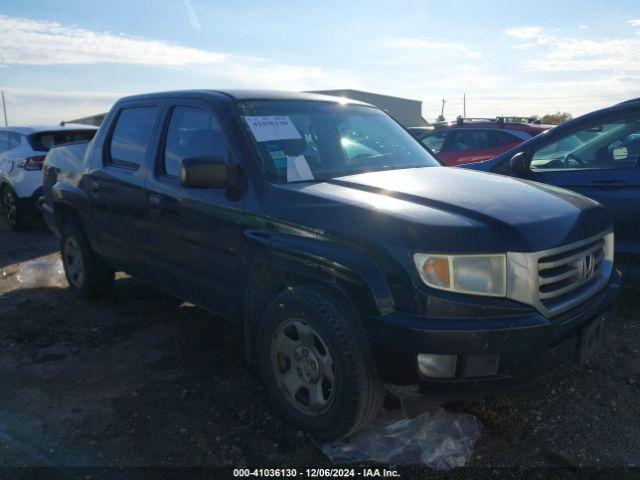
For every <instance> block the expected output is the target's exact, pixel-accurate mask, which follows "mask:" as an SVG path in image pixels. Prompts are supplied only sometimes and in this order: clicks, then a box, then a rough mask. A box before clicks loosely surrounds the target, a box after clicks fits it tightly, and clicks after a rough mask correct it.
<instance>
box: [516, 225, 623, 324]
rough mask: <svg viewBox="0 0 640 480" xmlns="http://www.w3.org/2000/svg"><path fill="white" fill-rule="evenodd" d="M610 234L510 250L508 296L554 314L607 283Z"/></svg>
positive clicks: (545, 312)
mask: <svg viewBox="0 0 640 480" xmlns="http://www.w3.org/2000/svg"><path fill="white" fill-rule="evenodd" d="M613 243H614V239H613V233H612V232H604V233H602V234H600V235H595V236H593V237H591V238H587V239H584V240H582V241H579V242H575V243H571V244H569V245H563V246H561V247H556V248H552V249H549V250H544V251H540V252H531V253H525V252H509V253H508V254H507V259H508V269H509V274H508V278H509V280H508V289H507V296H508V297H509V298H512V299H514V300H517V301H520V302H523V303H527V304H529V305H532V306H534V307H535V308H536V309H537V310H539V311H540V312H541V313H542V314H543V315H545V316H547V317H553V316H555V315H559V314H561V313H563V312H566V311H567V310H570V309H571V308H573V307H575V306H577V305H579V304H580V303H582V302H584V301H586V300H587V299H589V298H590V297H592V296H593V295H594V294H595V293H597V292H598V291H599V290H600V289H602V288H603V287H604V286H606V284H607V282H608V281H609V278H610V276H611V272H612V270H613Z"/></svg>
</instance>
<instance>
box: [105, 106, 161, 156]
mask: <svg viewBox="0 0 640 480" xmlns="http://www.w3.org/2000/svg"><path fill="white" fill-rule="evenodd" d="M155 116H156V107H133V108H126V109H124V110H122V111H121V112H120V114H119V115H118V120H117V121H116V126H115V128H114V129H113V134H112V136H111V144H110V145H109V162H110V163H111V164H112V165H115V166H117V167H126V168H138V166H140V165H141V164H142V163H144V159H145V157H146V154H147V149H148V148H149V142H150V139H151V130H152V127H153V121H154V119H155Z"/></svg>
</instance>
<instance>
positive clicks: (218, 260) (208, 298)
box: [147, 100, 243, 319]
mask: <svg viewBox="0 0 640 480" xmlns="http://www.w3.org/2000/svg"><path fill="white" fill-rule="evenodd" d="M164 130H165V133H164V135H163V139H162V141H161V143H160V151H159V154H158V156H157V160H156V168H155V170H154V171H153V172H152V173H151V175H150V178H149V182H148V185H147V186H148V190H149V193H148V203H147V217H148V224H149V248H150V253H151V256H152V261H153V262H154V266H155V270H156V271H157V272H158V273H157V275H158V282H159V283H160V284H161V285H160V286H161V287H162V288H163V289H164V290H166V291H168V292H169V293H172V294H174V295H175V296H177V297H179V298H181V299H184V300H188V301H190V302H192V303H195V304H197V305H200V306H202V307H205V308H207V309H208V310H210V311H212V312H214V313H217V314H219V315H222V316H225V317H227V318H230V319H235V318H238V315H239V313H240V312H239V305H241V304H242V301H241V300H242V298H241V288H240V282H241V280H242V274H241V272H242V257H241V255H242V248H241V246H242V244H243V235H242V205H243V198H230V197H229V196H228V194H227V192H226V191H225V190H222V189H219V190H215V189H189V188H184V187H182V186H181V184H180V162H181V161H182V159H184V158H193V157H203V156H206V157H212V156H215V157H219V158H220V159H223V160H225V161H227V162H233V155H232V153H231V151H232V149H231V148H230V142H229V141H228V138H229V137H228V135H227V132H226V131H225V127H224V124H223V122H222V121H221V119H220V116H219V115H218V114H217V112H216V110H215V108H214V107H213V105H210V104H208V103H207V102H200V101H195V100H194V101H180V102H177V103H173V104H172V105H171V106H170V108H169V111H168V116H167V118H166V119H165V128H164Z"/></svg>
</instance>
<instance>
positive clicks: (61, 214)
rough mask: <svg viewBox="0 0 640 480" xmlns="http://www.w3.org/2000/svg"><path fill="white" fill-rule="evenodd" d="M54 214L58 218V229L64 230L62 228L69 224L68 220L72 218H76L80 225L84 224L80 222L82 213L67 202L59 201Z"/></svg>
mask: <svg viewBox="0 0 640 480" xmlns="http://www.w3.org/2000/svg"><path fill="white" fill-rule="evenodd" d="M53 212H54V216H55V219H56V225H57V226H58V230H59V231H60V232H62V229H63V228H64V226H65V225H66V224H67V222H69V221H71V220H75V221H77V222H78V224H79V225H82V222H80V215H79V214H78V212H77V211H76V209H75V208H73V207H71V206H69V205H67V204H65V203H57V204H55V206H54V207H53Z"/></svg>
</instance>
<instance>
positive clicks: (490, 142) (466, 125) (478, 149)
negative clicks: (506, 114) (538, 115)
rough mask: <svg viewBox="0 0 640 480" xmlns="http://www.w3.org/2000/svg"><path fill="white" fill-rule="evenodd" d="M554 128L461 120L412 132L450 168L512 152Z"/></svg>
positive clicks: (530, 124)
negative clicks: (508, 151)
mask: <svg viewBox="0 0 640 480" xmlns="http://www.w3.org/2000/svg"><path fill="white" fill-rule="evenodd" d="M549 128H551V126H550V125H539V124H534V123H522V122H514V121H508V120H505V119H503V118H498V119H463V118H460V119H458V121H457V122H453V123H441V124H436V125H432V126H429V127H412V128H409V131H410V132H411V133H413V135H414V136H415V137H416V138H417V139H418V140H420V141H421V142H422V143H424V144H425V145H426V146H427V147H428V148H429V149H430V150H431V151H432V152H433V153H434V154H435V155H436V156H437V157H438V160H440V161H441V162H442V163H443V164H445V165H449V166H455V165H461V164H463V163H472V162H481V161H483V160H487V159H490V158H494V157H496V156H498V155H500V154H501V153H502V152H506V151H507V150H511V149H512V148H513V147H515V146H516V145H519V144H521V143H522V142H526V141H527V140H529V139H530V138H532V137H535V136H536V135H539V134H540V133H542V132H544V131H546V130H548V129H549Z"/></svg>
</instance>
